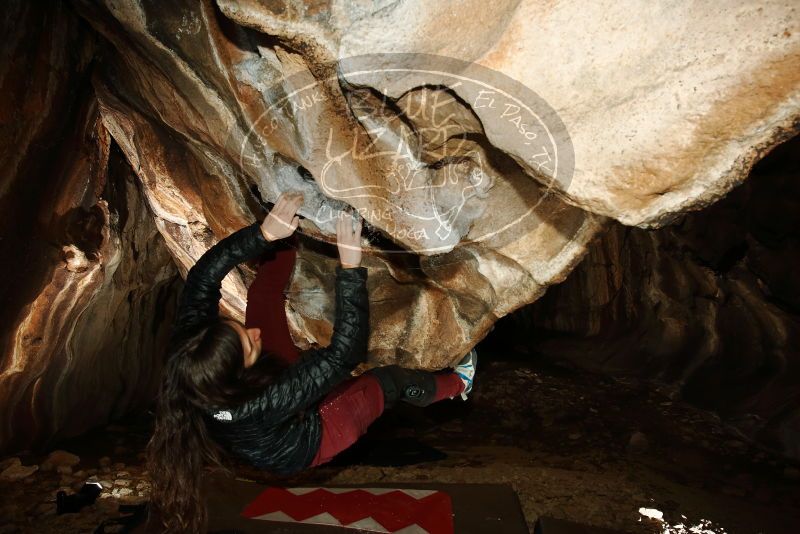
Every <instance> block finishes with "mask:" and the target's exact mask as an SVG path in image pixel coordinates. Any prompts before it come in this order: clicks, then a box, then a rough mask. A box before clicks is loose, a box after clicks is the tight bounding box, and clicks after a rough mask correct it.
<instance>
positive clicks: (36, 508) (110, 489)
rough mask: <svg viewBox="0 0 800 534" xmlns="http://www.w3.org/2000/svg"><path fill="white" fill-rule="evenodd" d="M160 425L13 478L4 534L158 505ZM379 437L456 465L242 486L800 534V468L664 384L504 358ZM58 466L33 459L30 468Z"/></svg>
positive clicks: (79, 523)
mask: <svg viewBox="0 0 800 534" xmlns="http://www.w3.org/2000/svg"><path fill="white" fill-rule="evenodd" d="M150 423H151V418H150V417H149V416H148V415H143V416H141V417H138V418H130V419H127V420H125V421H121V422H117V423H116V424H114V425H110V426H108V427H106V428H104V429H98V430H95V431H93V432H91V433H89V434H86V435H84V436H81V437H80V438H76V439H73V440H69V441H67V442H64V443H60V444H59V445H58V448H60V449H64V450H67V451H69V452H72V453H75V454H77V455H79V456H80V458H81V462H80V463H79V464H78V465H77V466H75V467H74V468H73V469H72V472H71V473H69V472H68V471H69V470H67V469H62V473H57V472H55V471H50V472H44V471H41V470H40V471H38V472H36V473H34V474H33V475H30V476H29V477H27V478H25V479H23V480H20V481H17V482H6V481H0V495H2V497H3V499H2V502H1V503H0V534H3V533H10V532H25V533H29V532H30V533H33V532H36V533H40V532H59V533H61V532H92V531H93V530H94V528H95V527H96V526H97V525H98V524H99V523H100V522H101V521H102V520H103V519H107V518H110V517H117V516H119V515H120V514H119V513H118V511H117V510H118V505H119V504H121V503H137V502H143V501H145V500H146V496H147V491H148V482H147V476H146V471H145V469H144V465H143V454H142V451H143V449H144V445H145V443H146V441H147V438H148V433H149V425H150ZM366 438H367V440H366V441H364V445H369V444H375V443H392V442H395V443H402V442H405V441H408V439H409V438H410V439H412V440H415V441H417V442H420V443H422V444H424V445H428V446H431V447H434V448H436V449H439V450H440V451H442V452H444V453H445V454H446V455H447V457H446V458H444V459H440V460H437V461H429V462H424V463H419V464H416V465H406V466H398V467H376V466H370V465H360V464H359V462H360V461H361V460H363V458H364V457H365V455H366V454H367V452H365V451H366V450H367V447H365V446H363V445H362V446H361V449H358V448H356V449H354V450H352V451H348V453H345V454H346V456H344V457H342V458H341V459H340V460H339V463H340V464H342V465H331V466H322V467H320V468H317V469H315V470H312V471H309V472H308V473H305V474H303V475H300V476H295V477H292V478H285V477H284V478H276V477H271V476H270V475H269V474H266V473H263V472H259V471H257V470H254V469H252V468H248V467H246V466H243V465H236V467H235V470H236V473H237V475H238V476H239V477H242V478H246V479H250V480H256V481H259V482H264V483H275V482H277V483H279V484H286V485H317V484H325V485H336V484H353V483H363V484H365V485H366V484H369V483H370V482H372V483H376V482H381V483H387V482H415V481H425V482H431V481H438V482H466V483H470V482H472V483H504V484H510V485H511V486H512V487H513V488H514V489H515V490H516V492H517V494H518V496H519V499H520V501H521V503H522V507H523V510H524V513H525V516H526V519H527V521H528V524H529V527H531V528H532V527H533V525H534V523H535V521H536V519H537V517H539V516H540V515H544V516H550V517H556V518H563V519H569V520H572V521H579V522H584V523H587V524H592V525H597V526H605V527H611V528H617V529H621V530H624V531H629V532H664V531H665V528H666V527H665V524H660V523H658V522H655V521H652V520H648V519H643V517H642V516H641V515H640V513H639V511H638V510H639V508H640V507H646V508H655V509H658V510H660V511H662V512H663V513H664V517H665V519H666V521H667V523H668V524H671V525H676V524H678V523H683V524H684V525H686V526H692V525H698V524H701V523H702V524H708V523H706V522H708V521H710V524H711V525H712V527H711V528H712V529H713V530H708V531H709V532H728V533H748V532H764V533H787V534H788V533H795V532H797V525H798V524H800V480H798V479H800V476H798V470H797V466H794V465H789V464H788V463H787V462H785V461H784V460H781V459H780V458H778V457H775V456H773V455H772V454H770V453H769V452H767V451H764V450H761V449H759V448H757V447H755V446H752V445H749V444H748V443H746V442H744V441H742V440H740V439H739V438H737V437H736V434H735V433H734V432H732V431H730V430H728V429H726V428H725V427H724V425H722V424H721V423H720V422H719V420H718V419H717V418H715V417H714V416H711V415H709V414H706V413H704V412H701V411H698V410H696V409H693V408H692V407H689V406H687V405H685V404H683V403H682V402H679V401H672V400H670V399H669V398H668V397H667V396H665V395H663V394H662V393H659V392H658V391H654V390H653V388H648V387H645V386H644V385H642V384H637V383H636V382H634V381H617V380H612V379H609V378H604V377H599V376H596V375H592V374H586V373H580V372H576V371H573V370H567V369H563V368H559V367H554V366H551V365H548V364H545V363H542V362H539V363H534V364H533V365H532V364H531V363H530V360H528V361H527V362H523V361H522V360H518V361H514V360H509V361H491V355H487V354H485V353H483V354H482V355H481V361H480V367H479V373H478V376H477V380H476V387H475V390H474V391H473V393H472V395H471V398H470V400H469V401H468V402H466V403H464V402H462V401H460V400H454V401H444V402H442V403H439V404H437V405H433V406H430V407H428V408H426V409H417V408H414V407H411V406H406V405H403V406H401V407H399V408H395V409H393V410H392V411H390V412H387V413H386V414H384V416H383V417H382V418H381V419H380V420H379V421H378V422H376V423H375V424H374V425H373V426H372V427H371V428H370V431H369V433H368V434H367V436H366ZM401 438H405V439H401ZM369 447H373V445H369ZM44 456H45V455H43V454H40V455H36V454H22V455H19V457H20V459H21V460H22V463H23V464H24V465H29V464H32V463H38V462H41V461H42V460H43V459H44ZM87 478H92V479H95V480H98V481H100V482H101V483H102V484H103V486H104V488H105V490H104V492H103V494H102V495H101V497H100V498H99V499H98V500H97V502H96V504H94V505H92V506H90V507H87V508H84V509H83V510H82V511H81V512H80V513H75V514H64V515H56V513H55V504H54V496H55V493H56V492H57V491H58V490H59V489H67V490H74V489H76V488H79V487H80V485H81V484H82V482H83V481H85V480H86V479H87ZM244 504H245V503H243V505H244ZM682 516H685V517H682ZM673 528H675V527H673ZM707 528H708V527H707ZM673 531H674V532H681V530H680V529H675V530H673Z"/></svg>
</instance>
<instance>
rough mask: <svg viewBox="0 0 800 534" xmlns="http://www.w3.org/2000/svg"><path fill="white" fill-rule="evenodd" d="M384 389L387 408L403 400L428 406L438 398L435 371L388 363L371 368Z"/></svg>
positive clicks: (371, 371) (416, 404)
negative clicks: (407, 367) (406, 367)
mask: <svg viewBox="0 0 800 534" xmlns="http://www.w3.org/2000/svg"><path fill="white" fill-rule="evenodd" d="M369 372H370V373H372V374H373V375H374V376H375V377H376V378H377V379H378V381H379V382H380V383H381V388H382V389H383V399H384V405H385V407H386V408H391V407H392V406H393V405H394V403H395V402H397V401H398V400H401V401H403V402H407V403H409V404H413V405H414V406H427V405H429V404H430V403H432V402H433V399H434V398H436V379H435V378H434V376H433V373H430V372H428V371H421V370H418V369H405V368H403V367H400V366H399V365H386V366H383V367H376V368H374V369H370V371H369Z"/></svg>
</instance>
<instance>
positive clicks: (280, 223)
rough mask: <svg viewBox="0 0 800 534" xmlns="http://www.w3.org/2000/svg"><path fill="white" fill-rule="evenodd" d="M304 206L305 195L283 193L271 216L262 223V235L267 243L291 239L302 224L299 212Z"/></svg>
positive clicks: (270, 213)
mask: <svg viewBox="0 0 800 534" xmlns="http://www.w3.org/2000/svg"><path fill="white" fill-rule="evenodd" d="M302 205H303V193H300V192H289V193H281V196H279V197H278V200H277V201H276V202H275V206H273V207H272V210H270V212H269V215H267V216H266V217H265V218H264V222H263V223H261V233H262V234H264V239H266V240H267V241H275V240H276V239H283V238H286V237H289V236H290V235H292V234H293V233H294V231H295V230H296V229H297V225H298V224H300V217H299V216H297V215H296V214H297V210H299V209H300V206H302Z"/></svg>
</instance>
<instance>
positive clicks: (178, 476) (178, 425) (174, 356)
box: [147, 320, 279, 533]
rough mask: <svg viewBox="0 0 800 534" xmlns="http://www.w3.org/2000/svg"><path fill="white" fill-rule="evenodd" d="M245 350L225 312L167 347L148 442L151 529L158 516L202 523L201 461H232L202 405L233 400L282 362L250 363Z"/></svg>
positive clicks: (170, 524)
mask: <svg viewBox="0 0 800 534" xmlns="http://www.w3.org/2000/svg"><path fill="white" fill-rule="evenodd" d="M243 350H244V349H243V347H242V342H241V340H240V338H239V334H238V332H237V331H236V330H235V329H234V328H233V327H232V326H231V325H229V324H226V323H225V322H223V321H222V320H218V321H216V322H214V323H212V324H210V325H209V326H205V327H202V328H199V329H198V330H197V331H196V332H193V333H192V334H191V335H188V336H184V337H183V338H181V339H180V340H178V341H174V342H172V344H171V345H170V346H169V347H168V348H167V358H166V361H165V366H164V370H163V375H162V379H161V387H160V390H159V395H158V399H157V403H156V419H155V427H154V430H153V436H152V438H151V439H150V442H149V443H148V445H147V468H148V471H149V473H150V479H151V500H150V511H151V514H150V519H149V529H153V530H154V529H155V528H157V527H156V525H154V523H155V522H156V520H158V521H160V523H161V524H160V527H158V528H160V529H162V530H163V531H164V532H180V533H182V532H191V533H195V532H202V531H204V530H205V526H206V521H207V513H206V508H205V502H204V499H203V493H202V486H201V482H202V475H203V468H204V467H205V466H206V465H210V466H212V467H217V468H221V469H223V470H225V471H227V469H226V467H225V465H224V463H223V461H224V458H225V455H224V452H223V450H222V449H221V448H220V447H219V445H218V444H217V443H215V442H214V440H213V439H212V438H211V436H210V435H209V433H208V429H207V428H206V424H205V421H204V419H203V409H207V408H210V407H219V408H224V407H233V406H234V405H236V404H237V403H239V402H242V401H244V400H247V399H248V398H251V397H253V396H255V395H257V394H258V393H259V392H260V391H262V390H263V389H264V387H265V386H266V385H267V384H269V382H270V381H271V380H272V377H273V376H274V375H275V374H276V372H277V371H278V370H279V369H278V368H277V367H276V365H275V362H276V358H274V357H273V355H272V354H269V353H266V354H262V355H261V357H260V358H259V359H258V360H256V363H255V364H253V365H252V366H250V367H249V368H245V366H244V353H243ZM156 518H157V519H156ZM149 531H150V530H148V532H149Z"/></svg>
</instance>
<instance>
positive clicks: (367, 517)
mask: <svg viewBox="0 0 800 534" xmlns="http://www.w3.org/2000/svg"><path fill="white" fill-rule="evenodd" d="M242 516H244V517H247V518H250V519H263V520H268V521H281V522H295V523H311V524H322V525H336V526H341V527H345V528H353V529H360V530H367V531H371V532H394V533H403V534H411V533H420V534H422V533H427V534H453V503H452V501H451V500H450V496H449V495H448V494H447V493H444V492H442V491H434V490H414V489H392V488H267V489H266V490H264V491H263V492H262V493H261V494H260V495H259V496H258V497H256V498H255V499H254V500H253V502H251V503H250V504H248V505H247V507H246V508H245V509H244V510H243V511H242Z"/></svg>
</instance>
